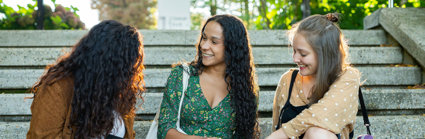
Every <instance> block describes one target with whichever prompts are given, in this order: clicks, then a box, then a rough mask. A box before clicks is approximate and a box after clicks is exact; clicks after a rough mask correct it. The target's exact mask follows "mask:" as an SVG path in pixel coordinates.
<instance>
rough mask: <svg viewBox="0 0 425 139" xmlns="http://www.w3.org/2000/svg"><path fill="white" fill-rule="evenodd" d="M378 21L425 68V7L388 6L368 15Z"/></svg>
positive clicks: (366, 21)
mask: <svg viewBox="0 0 425 139" xmlns="http://www.w3.org/2000/svg"><path fill="white" fill-rule="evenodd" d="M372 20H375V21H374V22H370V25H365V26H373V25H374V24H375V22H376V21H378V22H379V24H380V25H381V26H382V27H383V28H384V29H385V31H387V32H388V33H389V34H391V36H393V37H394V38H395V39H396V40H397V41H398V42H399V43H400V44H401V46H402V47H403V48H404V49H406V50H407V51H408V52H409V54H411V55H412V56H413V57H414V58H415V59H416V60H417V61H418V63H419V64H420V65H421V66H422V68H425V24H424V21H425V8H386V9H382V10H379V11H377V12H376V13H374V14H372V16H370V17H366V19H365V23H369V21H372Z"/></svg>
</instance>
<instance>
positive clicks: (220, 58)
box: [158, 15, 259, 139]
mask: <svg viewBox="0 0 425 139" xmlns="http://www.w3.org/2000/svg"><path fill="white" fill-rule="evenodd" d="M197 51H198V52H197V56H196V58H195V60H194V61H193V62H191V63H190V66H189V69H190V70H189V71H185V70H183V68H182V66H176V67H174V68H173V69H172V71H171V74H170V76H169V78H168V81H167V86H166V87H167V89H166V92H165V93H164V96H163V101H162V104H161V110H160V111H161V112H160V117H159V120H158V121H159V128H158V138H173V139H176V138H185V139H189V138H244V139H246V138H250V139H251V138H258V137H259V132H258V128H257V127H258V121H257V105H258V99H257V98H258V95H257V92H258V86H257V84H256V76H255V67H254V63H253V56H252V52H251V46H250V44H249V39H248V32H247V31H246V28H245V26H244V25H243V23H242V21H241V20H240V19H239V18H237V17H235V16H231V15H216V16H213V17H211V18H209V19H208V20H207V22H206V23H205V25H204V26H203V28H202V30H201V37H200V41H199V43H198V44H197ZM182 72H190V74H191V76H190V77H189V84H188V86H187V90H186V91H185V92H182ZM181 95H185V97H184V99H183V105H182V109H181V119H180V127H181V129H182V130H183V131H184V132H185V133H181V132H179V131H178V130H176V122H177V113H178V109H179V102H180V98H181Z"/></svg>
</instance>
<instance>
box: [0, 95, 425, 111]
mask: <svg viewBox="0 0 425 139" xmlns="http://www.w3.org/2000/svg"><path fill="white" fill-rule="evenodd" d="M274 93H275V92H274V91H261V92H260V100H259V101H260V104H259V108H258V109H259V111H260V112H271V111H272V108H273V98H274ZM363 93H364V98H365V103H366V108H368V110H380V111H393V110H423V109H425V99H423V98H425V89H363ZM31 96H32V95H31V94H0V102H2V103H0V115H17V116H19V115H31V111H30V106H31V103H32V99H24V97H31ZM161 100H162V93H146V94H145V95H144V102H143V104H142V101H141V100H139V101H138V104H142V106H141V108H139V109H138V110H137V114H154V113H156V112H157V110H158V108H159V104H160V103H161ZM359 108H360V107H359Z"/></svg>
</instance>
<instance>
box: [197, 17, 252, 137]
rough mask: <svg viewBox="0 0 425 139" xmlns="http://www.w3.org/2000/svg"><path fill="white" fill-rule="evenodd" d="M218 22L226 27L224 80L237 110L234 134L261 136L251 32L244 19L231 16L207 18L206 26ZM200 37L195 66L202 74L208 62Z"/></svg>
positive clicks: (224, 30) (224, 32)
mask: <svg viewBox="0 0 425 139" xmlns="http://www.w3.org/2000/svg"><path fill="white" fill-rule="evenodd" d="M211 21H215V22H217V23H219V24H220V25H221V27H222V28H223V36H224V46H225V63H226V74H225V82H226V83H227V90H228V91H229V92H230V96H231V104H232V107H233V109H234V111H235V114H236V117H235V124H236V132H235V136H236V137H238V138H244V139H245V138H250V139H251V138H259V134H260V132H259V128H258V121H257V118H258V115H257V109H258V99H257V98H258V94H257V93H258V90H259V89H258V85H257V82H256V75H255V65H254V58H253V56H252V51H251V45H250V43H249V38H248V32H247V30H246V28H245V26H244V24H243V22H242V21H241V20H240V19H239V18H237V17H235V16H232V15H216V16H213V17H211V18H209V19H208V20H207V22H206V23H205V24H204V26H203V27H202V30H201V34H202V32H204V30H205V26H206V25H207V24H208V23H209V22H211ZM201 41H202V35H201V37H200V39H199V42H198V44H197V45H196V46H197V55H196V57H195V60H194V61H193V62H192V65H193V66H194V67H195V68H196V69H197V70H198V72H192V73H195V74H202V71H203V70H204V68H205V65H203V64H202V52H201V45H200V42H201Z"/></svg>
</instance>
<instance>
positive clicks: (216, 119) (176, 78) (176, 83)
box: [158, 66, 236, 139]
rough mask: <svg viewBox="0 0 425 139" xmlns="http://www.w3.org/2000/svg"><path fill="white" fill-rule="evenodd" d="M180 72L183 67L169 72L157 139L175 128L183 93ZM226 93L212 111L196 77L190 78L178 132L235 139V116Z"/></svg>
mask: <svg viewBox="0 0 425 139" xmlns="http://www.w3.org/2000/svg"><path fill="white" fill-rule="evenodd" d="M190 69H191V71H194V67H192V66H190ZM182 72H183V68H182V66H177V67H175V68H173V69H172V70H171V74H170V76H169V77H168V80H167V85H166V91H165V92H164V95H163V100H162V103H161V110H160V111H161V113H160V117H159V119H158V122H159V126H158V138H161V139H162V138H165V135H166V134H167V132H168V130H169V129H171V128H176V122H177V113H178V110H179V103H180V98H181V95H182V90H183V87H182V79H183V75H182ZM229 94H230V93H229ZM229 94H228V95H227V96H226V97H225V98H224V99H223V100H222V101H221V102H220V103H219V104H218V105H217V106H216V107H214V108H211V106H210V105H209V104H208V101H207V100H206V98H205V97H204V95H203V93H202V89H201V85H200V83H199V76H190V77H189V82H188V86H187V90H186V93H184V95H185V97H184V99H183V105H182V110H181V116H180V127H181V129H182V130H183V131H184V132H186V134H188V135H196V136H203V137H217V138H225V139H227V138H234V137H233V133H234V131H235V129H236V127H235V124H234V119H235V113H234V111H233V108H232V107H231V105H230V103H231V102H230V99H231V98H230V95H229Z"/></svg>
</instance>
